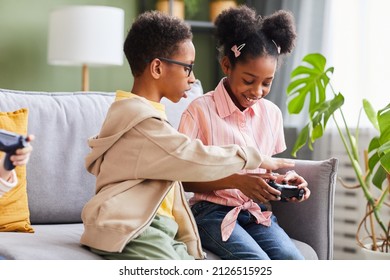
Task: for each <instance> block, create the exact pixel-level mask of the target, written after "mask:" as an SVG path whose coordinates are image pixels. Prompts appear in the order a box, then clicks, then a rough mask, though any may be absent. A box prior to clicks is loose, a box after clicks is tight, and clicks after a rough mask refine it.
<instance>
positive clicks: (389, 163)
mask: <svg viewBox="0 0 390 280" xmlns="http://www.w3.org/2000/svg"><path fill="white" fill-rule="evenodd" d="M380 162H381V166H382V167H383V168H384V169H385V170H386V171H387V173H389V174H390V153H387V154H384V155H383V156H381V157H380Z"/></svg>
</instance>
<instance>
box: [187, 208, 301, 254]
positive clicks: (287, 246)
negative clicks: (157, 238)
mask: <svg viewBox="0 0 390 280" xmlns="http://www.w3.org/2000/svg"><path fill="white" fill-rule="evenodd" d="M259 206H260V207H261V209H262V211H264V210H266V207H265V206H264V205H261V204H259ZM191 209H192V212H193V214H194V216H195V220H196V223H197V225H198V229H199V234H200V238H201V241H202V245H203V247H204V248H206V249H207V250H209V251H211V252H213V253H214V254H216V255H218V256H219V257H220V258H221V259H224V260H270V259H271V260H303V259H304V257H303V256H302V254H301V253H300V252H299V250H298V249H297V247H296V246H295V244H294V243H293V242H292V241H291V239H290V237H289V236H288V235H287V234H286V232H285V231H284V230H283V229H282V228H281V227H280V226H279V224H278V222H277V219H276V217H275V216H274V215H272V217H271V220H272V223H271V226H270V227H267V226H263V225H261V224H256V220H255V218H254V217H253V215H251V214H250V213H249V212H248V211H241V212H240V214H239V215H238V218H237V223H236V226H235V228H234V230H233V232H232V235H231V236H230V237H229V239H228V240H227V241H226V242H224V241H222V237H221V223H222V220H223V218H224V217H225V215H226V214H227V213H228V212H229V211H230V210H231V209H233V207H231V206H224V205H218V204H215V203H211V202H208V201H201V202H198V203H196V204H195V205H193V206H192V208H191Z"/></svg>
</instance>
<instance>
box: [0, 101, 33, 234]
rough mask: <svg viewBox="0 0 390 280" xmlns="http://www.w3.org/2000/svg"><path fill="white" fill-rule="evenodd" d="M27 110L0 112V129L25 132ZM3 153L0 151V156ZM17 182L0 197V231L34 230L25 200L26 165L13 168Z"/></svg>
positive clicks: (18, 132) (24, 133)
mask: <svg viewBox="0 0 390 280" xmlns="http://www.w3.org/2000/svg"><path fill="white" fill-rule="evenodd" d="M27 117H28V110H27V109H25V108H22V109H20V110H16V111H13V112H0V129H4V130H7V131H11V132H14V133H17V134H22V135H26V133H27ZM3 155H4V153H2V152H0V157H2V156H3ZM15 172H16V176H17V177H18V184H17V185H16V186H15V187H14V188H12V189H11V190H10V191H9V192H7V193H5V194H4V195H3V196H2V197H1V198H0V231H21V232H34V230H33V228H32V227H31V224H30V212H29V209H28V200H27V188H26V185H27V182H26V166H17V167H16V168H15Z"/></svg>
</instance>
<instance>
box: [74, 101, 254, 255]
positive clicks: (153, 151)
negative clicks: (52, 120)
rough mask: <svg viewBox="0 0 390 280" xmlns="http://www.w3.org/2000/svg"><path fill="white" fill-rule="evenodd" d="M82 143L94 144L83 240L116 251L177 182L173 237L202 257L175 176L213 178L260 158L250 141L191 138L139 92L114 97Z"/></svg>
mask: <svg viewBox="0 0 390 280" xmlns="http://www.w3.org/2000/svg"><path fill="white" fill-rule="evenodd" d="M88 143H89V146H90V147H91V148H92V150H91V152H90V153H89V155H87V157H86V162H85V164H86V168H87V169H88V171H89V172H91V173H92V174H94V175H95V176H96V195H95V196H94V197H93V198H92V199H91V200H90V201H89V202H87V204H86V205H85V207H84V209H83V211H82V220H83V223H84V233H83V235H82V237H81V244H84V245H86V246H89V247H92V248H96V249H99V250H104V251H108V252H121V251H122V250H123V248H124V247H125V246H126V244H127V243H128V242H130V241H131V240H132V239H134V238H136V237H137V236H138V235H139V234H140V233H141V232H142V231H143V230H144V229H145V228H146V227H148V226H149V225H150V223H151V221H152V220H153V218H154V215H155V214H156V211H157V210H158V208H159V206H160V204H161V202H162V201H163V199H164V197H165V196H166V194H167V193H168V192H169V190H170V189H171V187H172V186H173V185H174V184H176V186H175V197H174V205H173V215H174V217H175V220H176V222H177V223H178V225H179V229H178V234H177V239H178V240H179V241H182V242H184V243H185V244H186V245H187V249H188V252H189V254H191V255H193V256H194V257H195V258H196V259H202V258H204V254H203V251H202V247H201V244H200V239H199V235H198V230H197V226H196V223H195V220H194V218H193V216H192V213H191V210H190V208H189V206H188V204H187V202H186V200H185V196H184V190H183V187H182V185H181V183H180V181H212V180H217V179H220V178H224V177H226V176H229V175H231V174H233V173H235V172H238V171H240V170H242V169H254V168H257V167H258V166H259V165H260V164H261V155H260V154H259V153H258V152H257V151H256V149H254V148H251V147H239V146H237V145H229V146H225V147H217V146H205V145H203V144H202V143H201V142H200V141H199V140H195V141H192V140H190V139H189V138H188V137H187V136H185V135H184V134H180V133H179V132H177V131H176V129H174V128H173V127H172V126H171V125H169V123H168V122H167V121H166V120H162V119H161V116H160V114H159V112H158V111H156V110H155V109H154V108H153V107H152V105H150V104H149V102H148V101H147V100H146V99H144V98H142V97H136V98H131V99H124V100H120V101H117V102H114V103H113V104H112V105H111V107H110V109H109V111H108V113H107V116H106V120H105V121H104V124H103V126H102V129H101V131H100V133H99V135H98V136H96V137H94V138H91V139H89V141H88Z"/></svg>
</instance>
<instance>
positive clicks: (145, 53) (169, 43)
mask: <svg viewBox="0 0 390 280" xmlns="http://www.w3.org/2000/svg"><path fill="white" fill-rule="evenodd" d="M185 40H192V32H191V29H190V27H189V26H188V25H187V24H186V23H185V22H184V21H182V20H180V19H178V18H176V17H173V16H168V15H167V14H164V13H162V12H158V11H147V12H144V13H143V14H141V15H139V16H138V17H137V19H136V20H135V21H134V23H133V24H132V26H131V29H130V31H129V33H128V34H127V37H126V40H125V42H124V46H123V51H124V53H125V55H126V58H127V61H128V62H129V65H130V68H131V72H132V74H133V76H134V77H137V76H140V75H141V74H142V73H143V72H144V70H145V68H146V66H147V65H148V63H149V61H150V60H152V59H154V58H156V57H159V56H160V57H167V58H169V57H171V56H172V55H173V54H174V53H175V52H176V51H177V50H178V46H179V44H180V43H181V42H183V41H185Z"/></svg>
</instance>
